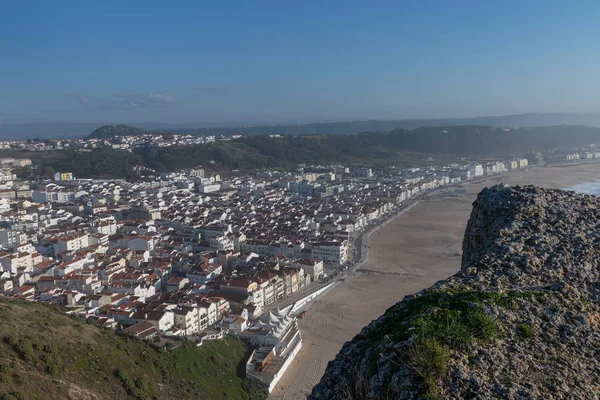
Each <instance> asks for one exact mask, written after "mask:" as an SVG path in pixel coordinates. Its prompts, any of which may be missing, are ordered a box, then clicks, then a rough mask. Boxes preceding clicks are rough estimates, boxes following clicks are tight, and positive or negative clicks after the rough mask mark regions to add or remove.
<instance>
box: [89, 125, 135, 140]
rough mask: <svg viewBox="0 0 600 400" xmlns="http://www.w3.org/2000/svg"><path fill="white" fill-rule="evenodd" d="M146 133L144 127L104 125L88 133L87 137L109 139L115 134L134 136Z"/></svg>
mask: <svg viewBox="0 0 600 400" xmlns="http://www.w3.org/2000/svg"><path fill="white" fill-rule="evenodd" d="M144 133H146V130H145V129H142V128H134V127H133V126H129V125H104V126H101V127H100V128H98V129H96V130H95V131H94V132H92V133H90V134H89V135H88V139H110V138H112V137H115V136H136V135H143V134H144Z"/></svg>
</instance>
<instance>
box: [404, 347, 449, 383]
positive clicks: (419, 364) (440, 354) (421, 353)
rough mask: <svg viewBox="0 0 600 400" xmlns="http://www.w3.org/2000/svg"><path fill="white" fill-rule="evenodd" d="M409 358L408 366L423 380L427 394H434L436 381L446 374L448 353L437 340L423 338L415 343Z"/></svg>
mask: <svg viewBox="0 0 600 400" xmlns="http://www.w3.org/2000/svg"><path fill="white" fill-rule="evenodd" d="M409 357H410V365H411V367H412V369H413V370H414V371H415V372H416V373H417V374H418V375H419V376H420V377H421V379H422V380H423V383H424V385H425V388H426V390H427V394H429V395H434V394H436V393H437V381H438V380H439V379H442V378H443V377H444V376H445V375H446V373H447V372H448V359H449V358H450V351H449V350H448V349H447V348H446V347H444V346H443V345H442V344H440V343H439V342H438V341H437V340H435V339H431V338H425V339H420V340H418V341H417V342H415V344H414V345H413V346H412V347H411V349H410V352H409Z"/></svg>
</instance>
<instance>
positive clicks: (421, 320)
mask: <svg viewBox="0 0 600 400" xmlns="http://www.w3.org/2000/svg"><path fill="white" fill-rule="evenodd" d="M599 301H600V201H599V199H598V198H597V197H594V196H589V195H583V194H576V193H573V192H567V191H561V190H546V189H540V188H536V187H533V186H526V187H507V186H503V185H498V186H494V187H491V188H486V189H484V190H483V191H482V192H481V193H480V194H479V196H478V197H477V200H476V201H475V202H474V204H473V211H472V214H471V218H470V220H469V223H468V225H467V229H466V232H465V237H464V241H463V258H462V268H461V271H460V272H459V273H458V274H457V275H455V276H453V277H451V278H449V279H447V280H445V281H441V282H438V283H437V284H436V285H434V286H433V287H431V288H429V289H426V290H424V291H422V292H419V293H417V294H415V295H414V296H407V297H405V298H404V299H403V300H402V301H401V302H399V303H397V304H396V305H394V306H393V307H391V308H390V309H388V310H387V311H386V313H385V314H384V315H383V316H381V317H380V318H378V319H377V320H375V321H373V322H372V323H371V324H370V325H369V326H367V327H365V328H364V329H363V330H362V331H361V332H360V334H358V335H357V336H356V337H355V338H354V339H353V340H352V341H350V342H347V343H346V344H345V345H344V347H343V348H342V349H341V351H340V352H339V354H338V355H337V357H336V358H335V360H333V361H332V362H330V363H329V365H328V366H327V370H326V371H325V374H324V376H323V378H322V379H321V382H320V383H319V384H318V385H317V386H315V388H314V389H313V392H312V394H311V396H310V398H311V399H426V398H429V399H433V398H440V399H465V398H478V399H496V398H506V399H598V398H600V307H599V306H598V302H599Z"/></svg>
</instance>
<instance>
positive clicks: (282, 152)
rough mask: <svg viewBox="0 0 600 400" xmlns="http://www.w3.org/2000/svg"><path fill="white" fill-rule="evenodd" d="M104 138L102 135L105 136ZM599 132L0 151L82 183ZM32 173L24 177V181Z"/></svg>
mask: <svg viewBox="0 0 600 400" xmlns="http://www.w3.org/2000/svg"><path fill="white" fill-rule="evenodd" d="M136 129H137V128H131V127H127V126H121V125H117V126H107V127H102V128H100V129H99V130H96V131H94V132H93V133H92V134H91V135H90V137H92V136H94V137H112V136H113V135H116V134H119V135H129V134H136V132H137V133H139V131H141V132H144V131H143V130H136ZM99 131H100V132H99ZM599 138H600V129H596V128H588V127H581V126H558V127H540V128H521V129H517V130H504V129H500V128H493V127H488V126H451V127H424V128H418V129H414V130H404V129H395V130H392V131H391V132H387V133H383V132H366V133H360V134H357V135H318V134H314V135H306V136H285V137H280V138H271V137H269V136H251V137H244V138H241V139H237V140H229V141H217V142H214V143H209V144H199V145H191V146H170V147H154V146H148V147H140V148H135V149H133V150H132V151H131V152H129V151H124V150H116V149H112V148H100V149H95V150H92V151H75V150H68V151H55V152H51V153H54V154H51V155H50V154H48V153H44V152H39V153H38V152H24V151H20V152H19V151H17V152H15V150H9V151H6V152H4V151H0V154H1V155H2V156H6V157H10V156H15V155H17V154H16V153H19V154H18V156H21V157H30V158H32V160H33V161H34V162H35V163H36V164H38V165H40V166H41V168H40V169H38V171H37V175H38V176H42V177H48V175H50V172H51V170H50V169H49V168H46V170H43V168H44V167H52V168H53V169H54V170H56V171H70V172H73V174H74V175H75V176H77V177H82V178H127V179H134V178H136V177H137V176H136V175H135V174H134V173H133V171H132V167H133V166H134V165H144V166H145V167H148V168H151V169H153V170H156V171H157V172H167V171H177V170H180V169H184V168H193V167H198V166H202V167H204V168H205V169H208V170H209V171H220V170H230V169H237V170H254V169H259V168H260V169H264V168H270V167H273V168H283V169H291V168H293V167H295V166H296V165H297V164H298V163H311V164H326V163H343V164H348V165H369V166H373V167H375V168H378V167H384V166H389V165H391V164H396V165H402V164H414V163H419V164H425V163H427V162H428V161H427V160H428V158H429V157H430V156H432V157H433V158H434V159H435V160H436V161H438V162H447V161H451V160H456V159H458V158H462V157H473V156H476V157H479V158H486V157H499V156H500V157H505V156H506V157H508V156H514V155H517V154H523V153H525V152H527V151H530V150H532V149H535V150H545V149H555V148H564V147H570V146H574V145H576V144H582V145H583V144H585V145H587V144H589V143H594V142H596V141H597V140H598V139H599ZM24 172H26V171H20V174H21V175H23V173H24Z"/></svg>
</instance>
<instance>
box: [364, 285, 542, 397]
mask: <svg viewBox="0 0 600 400" xmlns="http://www.w3.org/2000/svg"><path fill="white" fill-rule="evenodd" d="M545 296H546V293H545V292H528V291H511V292H505V293H501V292H485V291H477V290H468V291H431V292H429V293H427V294H426V295H424V296H420V297H415V298H412V299H410V300H407V301H405V302H403V303H401V304H400V305H396V306H394V307H392V308H390V309H388V310H387V311H386V313H385V315H386V321H385V323H383V324H381V325H380V326H379V327H378V328H376V329H373V330H372V331H370V332H369V333H368V334H367V335H366V336H365V337H364V338H363V339H364V340H366V341H367V342H371V341H372V342H373V343H376V341H377V340H379V338H381V337H383V336H387V337H388V338H389V339H390V340H391V341H392V342H394V343H396V342H400V341H405V340H407V339H409V337H410V336H411V335H413V334H416V340H415V341H414V343H413V344H412V346H411V347H410V349H409V350H408V352H407V354H404V355H397V356H399V357H400V356H402V357H405V358H406V361H404V362H406V363H407V364H408V365H410V366H411V368H412V369H413V370H414V371H415V373H416V374H417V375H418V376H419V377H420V378H421V380H422V384H423V389H424V394H425V395H427V396H430V398H435V397H436V396H437V395H438V391H439V384H440V381H443V380H444V378H445V376H446V373H447V370H448V360H449V358H450V355H451V354H452V353H453V352H456V351H465V350H467V349H468V348H469V346H470V345H471V344H473V343H474V342H476V341H479V342H487V341H490V340H492V339H494V338H496V337H498V336H500V335H501V334H502V328H501V326H500V323H499V322H498V320H497V319H496V318H494V317H493V316H490V315H489V314H488V313H486V312H485V308H486V307H488V306H491V305H495V306H499V307H503V308H514V307H516V306H517V305H518V303H519V301H523V300H526V301H543V299H544V297H545ZM365 347H367V348H368V347H369V346H365Z"/></svg>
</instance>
